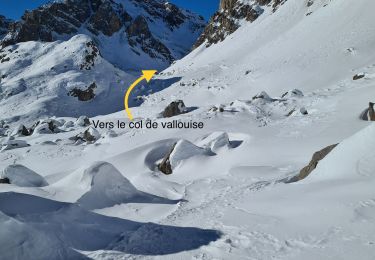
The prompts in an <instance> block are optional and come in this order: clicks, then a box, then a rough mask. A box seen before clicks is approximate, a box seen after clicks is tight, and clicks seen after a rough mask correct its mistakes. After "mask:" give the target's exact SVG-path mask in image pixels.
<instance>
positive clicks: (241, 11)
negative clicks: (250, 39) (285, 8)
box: [194, 0, 286, 48]
mask: <svg viewBox="0 0 375 260" xmlns="http://www.w3.org/2000/svg"><path fill="white" fill-rule="evenodd" d="M285 1H286V0H253V1H251V2H248V3H243V1H240V0H221V1H220V9H219V11H218V12H216V13H215V14H214V15H213V17H212V18H211V20H210V21H209V24H208V26H207V27H206V29H205V30H204V32H203V34H202V35H201V36H200V37H199V39H198V40H197V42H196V44H195V45H194V47H195V48H197V47H198V46H200V45H202V44H203V43H205V44H206V47H208V46H211V45H212V44H216V43H218V42H221V41H223V40H224V39H225V38H226V37H227V36H228V35H230V34H232V33H234V32H235V31H236V30H237V29H238V28H239V27H240V22H241V21H243V20H245V21H247V22H254V21H255V20H256V19H258V17H259V16H260V15H261V14H262V13H263V12H264V8H265V6H270V7H272V9H273V11H274V12H275V11H276V9H277V8H278V7H279V6H280V5H281V4H283V3H284V2H285Z"/></svg>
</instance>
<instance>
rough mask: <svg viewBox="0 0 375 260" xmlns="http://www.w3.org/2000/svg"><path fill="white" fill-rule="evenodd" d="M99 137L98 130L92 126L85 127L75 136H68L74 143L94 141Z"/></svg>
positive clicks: (90, 142)
mask: <svg viewBox="0 0 375 260" xmlns="http://www.w3.org/2000/svg"><path fill="white" fill-rule="evenodd" d="M100 137H101V135H100V133H99V132H98V130H96V129H95V128H93V127H89V128H88V129H86V130H85V131H84V132H83V133H80V134H78V135H76V136H73V137H71V138H69V139H70V140H72V141H74V142H75V143H76V144H79V143H89V144H92V143H95V142H96V141H97V140H99V138H100Z"/></svg>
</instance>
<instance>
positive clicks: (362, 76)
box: [353, 73, 365, 80]
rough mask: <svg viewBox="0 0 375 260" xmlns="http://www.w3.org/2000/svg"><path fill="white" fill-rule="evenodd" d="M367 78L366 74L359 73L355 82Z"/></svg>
mask: <svg viewBox="0 0 375 260" xmlns="http://www.w3.org/2000/svg"><path fill="white" fill-rule="evenodd" d="M364 77H365V74H364V73H358V74H355V75H354V76H353V80H359V79H363V78H364Z"/></svg>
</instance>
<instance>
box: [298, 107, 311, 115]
mask: <svg viewBox="0 0 375 260" xmlns="http://www.w3.org/2000/svg"><path fill="white" fill-rule="evenodd" d="M299 112H301V114H302V115H304V116H306V115H308V114H309V112H308V111H307V109H306V108H305V107H301V108H300V109H299Z"/></svg>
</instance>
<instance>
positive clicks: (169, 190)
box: [0, 0, 375, 260]
mask: <svg viewBox="0 0 375 260" xmlns="http://www.w3.org/2000/svg"><path fill="white" fill-rule="evenodd" d="M314 2H315V3H314V5H312V6H311V7H306V1H300V0H288V1H287V2H286V3H285V4H284V5H282V6H281V7H280V8H279V10H278V11H277V12H276V13H274V14H271V12H269V10H266V11H265V14H264V16H262V17H261V18H260V19H259V20H257V21H256V22H254V23H252V24H244V25H243V26H242V27H241V28H240V29H239V30H238V31H237V32H235V33H234V34H233V35H231V36H229V37H228V38H227V39H226V40H225V41H224V42H222V43H219V44H217V45H214V46H212V47H210V48H208V49H205V48H203V47H201V48H198V49H196V50H195V51H193V52H192V53H191V54H190V55H188V56H187V57H185V58H184V59H182V60H181V61H178V62H177V63H176V64H175V65H173V66H172V67H170V68H168V69H167V70H166V71H164V72H163V73H162V74H161V75H159V76H158V77H157V78H156V79H154V83H152V84H151V86H149V87H150V88H154V89H158V90H160V91H159V92H157V93H155V94H153V95H149V96H147V97H146V98H145V101H144V103H143V104H142V105H141V106H139V107H133V108H132V112H133V114H134V116H135V117H136V118H150V119H153V120H155V121H157V122H163V121H168V120H169V119H161V118H160V112H161V111H162V110H163V109H164V108H165V106H166V105H168V104H169V103H170V102H171V101H173V100H176V99H183V100H184V102H185V104H186V106H187V107H191V108H193V107H194V108H196V109H195V110H191V112H190V113H187V114H184V115H180V116H178V117H176V119H182V120H195V121H203V122H204V123H205V128H204V129H202V130H188V131H187V130H178V129H174V130H165V129H160V128H159V129H156V130H154V129H153V130H146V129H143V130H129V129H125V130H119V129H113V131H115V133H116V135H117V136H116V135H113V133H109V132H108V130H98V131H99V132H100V134H101V138H100V139H99V140H98V141H96V142H95V143H94V144H86V143H82V144H79V145H77V144H74V143H73V142H72V141H71V140H70V139H69V138H70V137H72V136H75V135H77V134H79V133H81V132H82V131H84V130H85V129H86V128H87V127H86V128H85V127H82V126H76V125H74V124H73V125H72V126H71V127H67V128H65V127H61V128H62V129H64V130H65V131H64V132H60V133H56V134H35V135H32V136H30V137H19V136H16V137H15V139H16V140H20V141H22V140H24V141H26V142H27V143H28V144H29V145H30V146H28V147H25V148H18V149H12V150H6V151H2V152H1V153H0V164H1V167H2V168H4V169H5V168H6V167H7V166H9V165H13V164H17V165H23V166H24V167H27V168H26V169H29V170H32V171H33V172H34V173H35V174H37V175H35V176H34V177H36V176H37V177H38V179H39V180H40V178H41V177H40V176H42V177H43V178H42V180H43V181H46V182H48V185H47V186H45V185H37V187H24V185H16V184H12V185H5V184H1V185H0V192H1V193H0V211H1V212H0V248H1V256H0V259H2V258H3V259H28V258H29V256H30V255H32V256H33V258H35V259H85V257H88V258H91V259H288V260H290V259H296V260H297V259H310V260H315V259H365V260H366V259H368V260H371V259H374V256H375V234H374V232H373V230H375V189H374V187H375V163H374V159H375V158H374V156H375V154H374V145H375V143H374V140H373V139H374V136H375V126H374V125H373V124H372V123H371V122H366V121H361V120H360V119H359V116H360V114H361V112H362V111H363V110H364V109H365V108H366V107H367V106H368V102H369V101H371V100H373V97H374V96H375V88H374V85H375V80H374V79H375V53H374V51H373V46H374V44H375V27H374V26H373V24H374V16H373V10H374V8H375V2H372V1H366V0H359V1H354V0H343V1H338V0H335V1H333V0H332V1H328V0H326V1H324V0H321V1H314ZM325 5H326V6H325ZM309 12H313V13H312V14H311V15H309V16H306V14H307V13H309ZM75 40H76V41H78V42H77V44H79V42H80V38H77V39H75ZM28 44H33V45H35V46H34V47H35V53H37V52H38V51H39V50H40V47H39V44H37V43H28ZM61 44H64V43H51V44H50V46H51V48H59V46H60V45H61ZM77 44H70V45H69V48H75V46H77ZM25 46H26V47H27V48H29V47H28V46H27V45H25ZM62 46H63V45H62ZM26 47H25V48H26ZM57 53H60V52H57ZM35 55H36V54H35ZM40 57H43V56H40ZM37 62H38V60H36V61H33V64H38V63H37ZM49 62H52V61H49ZM72 62H74V60H72ZM101 62H102V63H101V64H102V65H100V67H98V68H97V70H98V71H97V73H98V74H95V73H90V74H87V75H86V74H85V73H83V74H73V75H71V74H66V75H65V76H64V77H68V78H69V77H78V78H79V77H98V78H102V77H107V76H109V75H111V74H110V73H115V72H114V69H113V68H112V67H110V66H111V65H110V64H109V63H106V62H105V61H101ZM29 66H33V65H32V64H30V65H29ZM34 66H37V65H34ZM37 67H38V66H37ZM37 67H30V70H27V71H29V72H28V73H29V74H25V75H30V78H33V76H32V75H34V74H35V75H36V76H35V78H36V79H37V78H40V75H39V74H38V75H37V73H38V70H37ZM24 73H26V72H24ZM357 73H365V77H364V78H363V79H360V80H356V81H353V79H352V78H353V76H354V75H355V74H357ZM54 77H55V76H54ZM122 77H124V78H123V79H124V80H125V81H126V80H129V81H131V80H133V79H132V78H131V79H127V78H126V75H120V76H119V78H122ZM14 78H15V80H16V79H17V75H14ZM52 79H53V78H52ZM98 80H99V79H98ZM163 82H168V84H167V83H165V84H164V85H163ZM9 84H10V83H9ZM163 86H164V87H163ZM293 89H299V90H301V91H302V92H303V95H297V96H295V95H290V94H289V95H286V96H285V97H284V98H282V97H281V96H282V95H283V94H284V93H285V92H287V91H289V90H293ZM28 91H29V90H26V92H25V93H26V94H25V95H31V93H30V94H28ZM103 91H107V90H106V89H105V88H103ZM262 91H266V92H267V93H268V95H269V96H270V99H264V100H262V99H257V100H252V97H253V96H255V95H256V94H258V93H261V92H262ZM43 93H44V92H41V95H43ZM121 98H122V97H121ZM19 102H20V101H19ZM120 102H121V100H120ZM1 103H2V105H1V106H2V111H4V112H3V113H5V114H6V113H7V112H6V109H5V108H9V109H17V108H18V107H16V106H15V105H14V104H16V101H15V100H13V101H12V102H10V101H9V102H7V101H3V102H1ZM30 104H31V103H30ZM33 104H34V105H35V103H33ZM34 105H28V104H25V105H24V107H25V109H26V111H30V117H32V116H33V115H34V112H33V111H39V109H41V108H37V109H35V107H34ZM35 106H37V105H35ZM213 107H217V108H222V111H223V112H220V109H218V110H216V111H215V109H213ZM302 108H304V109H305V110H307V112H308V115H303V114H302V113H301V111H303V109H302ZM292 110H294V112H292V113H290V112H291V111H292ZM103 112H106V111H103ZM23 113H25V112H22V113H21V111H20V114H23ZM36 113H37V112H36ZM289 113H290V114H289ZM41 114H42V113H41ZM288 114H289V116H287V115H288ZM35 118H38V114H35V116H34V119H35ZM58 119H59V120H62V119H64V120H65V121H73V122H74V121H75V118H58ZM93 119H98V120H102V121H112V120H114V121H116V120H118V119H120V120H124V121H126V120H127V119H126V117H125V114H124V112H123V111H120V112H117V113H113V114H107V113H103V116H97V117H95V118H93ZM31 121H32V120H31ZM65 123H66V122H65ZM11 127H12V128H15V127H17V123H13V124H12V125H11ZM223 132H224V133H226V135H225V134H223ZM2 139H5V138H2ZM226 140H228V141H226ZM176 142H178V143H179V144H180V148H179V149H178V150H176V151H175V154H174V156H172V159H176V160H175V161H174V162H175V164H174V165H173V166H174V169H173V171H174V173H173V174H172V175H169V176H166V175H163V174H162V173H160V172H159V171H158V170H157V164H158V163H160V161H161V160H162V159H163V158H164V156H165V155H166V154H168V153H169V152H170V150H171V148H172V147H173V146H174V145H175V144H176ZM336 143H340V144H339V145H338V146H337V147H336V148H335V149H334V150H333V151H332V152H331V153H330V154H329V155H328V156H327V157H326V158H325V159H324V160H323V161H321V162H320V163H319V165H318V167H317V169H316V170H315V171H314V172H312V173H311V175H310V176H309V177H308V178H306V179H305V180H303V181H300V182H297V183H293V184H286V183H285V180H287V179H288V178H290V177H292V176H295V175H296V174H298V172H299V170H300V169H301V168H303V167H304V166H306V165H307V164H308V162H309V160H310V159H311V157H312V155H313V153H314V152H316V151H318V150H321V149H322V148H324V147H326V146H328V145H332V144H336ZM181 144H182V145H181ZM215 144H216V145H215ZM203 150H204V151H205V152H203ZM22 169H23V170H25V168H22ZM19 176H22V174H20V175H19ZM19 176H18V177H19Z"/></svg>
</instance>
